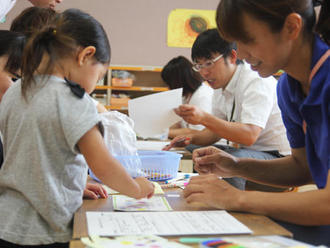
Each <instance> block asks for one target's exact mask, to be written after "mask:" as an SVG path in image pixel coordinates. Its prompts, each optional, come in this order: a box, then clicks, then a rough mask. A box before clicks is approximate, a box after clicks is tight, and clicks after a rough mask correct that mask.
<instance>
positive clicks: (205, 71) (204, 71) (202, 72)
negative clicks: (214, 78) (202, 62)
mask: <svg viewBox="0 0 330 248" xmlns="http://www.w3.org/2000/svg"><path fill="white" fill-rule="evenodd" d="M199 74H200V75H201V76H202V77H203V78H204V79H207V77H208V75H210V70H209V69H207V68H205V67H203V68H201V69H200V70H199Z"/></svg>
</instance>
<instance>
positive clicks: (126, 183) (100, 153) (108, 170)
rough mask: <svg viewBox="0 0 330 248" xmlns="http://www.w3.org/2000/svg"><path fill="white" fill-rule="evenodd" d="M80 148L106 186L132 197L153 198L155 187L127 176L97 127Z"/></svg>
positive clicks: (139, 179) (84, 137)
mask: <svg viewBox="0 0 330 248" xmlns="http://www.w3.org/2000/svg"><path fill="white" fill-rule="evenodd" d="M78 147H79V149H80V151H81V153H82V154H83V155H84V157H85V159H86V162H87V164H88V165H89V167H90V168H91V170H92V171H93V172H94V174H95V175H96V176H97V177H98V178H99V179H100V180H101V181H102V182H103V183H104V184H106V185H108V186H109V187H111V188H112V189H114V190H117V191H119V192H121V193H123V194H125V195H127V196H130V197H134V198H142V197H147V196H148V197H149V196H152V194H153V189H154V187H153V185H152V184H151V183H150V182H148V181H147V180H146V179H145V178H136V179H135V180H134V179H133V178H132V177H131V176H130V175H129V174H127V172H126V170H125V168H124V167H123V166H122V165H121V164H120V163H119V161H117V160H116V159H115V158H114V157H113V156H111V154H110V153H109V152H108V150H107V147H106V145H105V143H104V141H103V137H102V136H101V134H100V132H99V130H98V128H97V127H96V126H94V127H93V128H92V129H90V130H89V131H88V132H87V133H86V134H85V135H84V136H83V137H82V138H81V139H80V140H79V142H78Z"/></svg>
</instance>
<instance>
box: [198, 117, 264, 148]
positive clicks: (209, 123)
mask: <svg viewBox="0 0 330 248" xmlns="http://www.w3.org/2000/svg"><path fill="white" fill-rule="evenodd" d="M201 124H202V125H204V126H205V127H207V128H208V129H209V130H211V131H212V132H214V133H216V134H217V135H218V136H219V137H221V138H224V139H226V140H230V141H232V142H234V143H238V144H243V145H246V146H250V145H253V144H254V143H255V141H256V140H257V139H258V137H259V134H260V132H261V130H262V129H261V128H260V127H257V126H254V125H249V124H244V123H237V122H229V121H225V120H222V119H219V118H217V117H215V116H214V115H211V114H206V115H205V117H204V118H203V120H202V123H201Z"/></svg>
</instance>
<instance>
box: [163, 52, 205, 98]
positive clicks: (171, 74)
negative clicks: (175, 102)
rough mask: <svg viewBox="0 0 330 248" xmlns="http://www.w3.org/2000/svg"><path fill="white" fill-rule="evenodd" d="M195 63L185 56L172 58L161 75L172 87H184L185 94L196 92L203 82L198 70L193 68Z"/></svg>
mask: <svg viewBox="0 0 330 248" xmlns="http://www.w3.org/2000/svg"><path fill="white" fill-rule="evenodd" d="M192 66H193V64H192V63H191V62H190V61H189V60H188V59H187V58H185V57H183V56H178V57H175V58H173V59H171V60H170V61H169V62H168V63H167V64H166V65H165V66H164V68H163V70H162V72H161V77H162V79H163V80H164V82H165V83H166V84H167V85H168V86H169V88H170V89H178V88H183V93H182V95H183V96H188V94H189V93H191V94H192V93H194V92H195V91H196V90H197V89H198V87H199V86H201V84H202V82H203V78H202V77H201V75H200V74H199V73H198V72H195V71H194V70H193V69H192Z"/></svg>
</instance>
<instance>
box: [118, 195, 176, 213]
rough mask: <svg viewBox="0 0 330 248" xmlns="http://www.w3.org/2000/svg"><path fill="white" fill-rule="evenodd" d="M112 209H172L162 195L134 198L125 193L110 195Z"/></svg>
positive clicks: (137, 210) (138, 210)
mask: <svg viewBox="0 0 330 248" xmlns="http://www.w3.org/2000/svg"><path fill="white" fill-rule="evenodd" d="M112 204H113V209H114V210H117V211H132V212H141V211H171V210H173V209H172V208H171V206H170V204H169V203H168V201H167V200H166V198H165V197H164V196H153V197H152V198H150V199H146V198H143V199H139V200H137V199H134V198H131V197H128V196H125V195H114V196H112Z"/></svg>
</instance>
